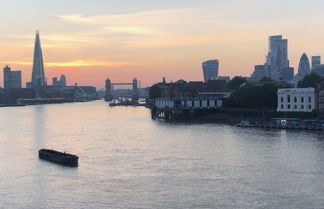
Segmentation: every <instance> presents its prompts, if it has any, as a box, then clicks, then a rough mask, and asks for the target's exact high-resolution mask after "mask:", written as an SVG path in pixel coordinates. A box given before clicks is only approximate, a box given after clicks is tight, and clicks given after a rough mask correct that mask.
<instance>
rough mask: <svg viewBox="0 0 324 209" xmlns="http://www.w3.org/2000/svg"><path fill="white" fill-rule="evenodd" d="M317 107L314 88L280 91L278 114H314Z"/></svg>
mask: <svg viewBox="0 0 324 209" xmlns="http://www.w3.org/2000/svg"><path fill="white" fill-rule="evenodd" d="M316 105H317V100H316V93H315V89H314V88H286V89H278V108H277V111H278V112H312V111H313V110H315V109H316V107H317V106H316Z"/></svg>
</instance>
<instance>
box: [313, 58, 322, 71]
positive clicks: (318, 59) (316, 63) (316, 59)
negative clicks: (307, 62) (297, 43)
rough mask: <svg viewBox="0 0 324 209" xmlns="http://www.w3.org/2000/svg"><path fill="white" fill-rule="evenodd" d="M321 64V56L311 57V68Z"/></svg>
mask: <svg viewBox="0 0 324 209" xmlns="http://www.w3.org/2000/svg"><path fill="white" fill-rule="evenodd" d="M320 64H321V56H312V68H315V67H316V66H318V65H320Z"/></svg>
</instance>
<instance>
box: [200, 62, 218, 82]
mask: <svg viewBox="0 0 324 209" xmlns="http://www.w3.org/2000/svg"><path fill="white" fill-rule="evenodd" d="M202 68H203V73H204V81H205V82H207V81H209V80H214V79H216V78H217V76H218V68H219V60H208V61H206V62H203V63H202Z"/></svg>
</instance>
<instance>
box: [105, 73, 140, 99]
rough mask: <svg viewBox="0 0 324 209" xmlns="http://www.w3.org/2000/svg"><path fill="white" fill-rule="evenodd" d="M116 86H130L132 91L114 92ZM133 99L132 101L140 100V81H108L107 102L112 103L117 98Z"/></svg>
mask: <svg viewBox="0 0 324 209" xmlns="http://www.w3.org/2000/svg"><path fill="white" fill-rule="evenodd" d="M115 86H129V87H131V89H129V90H126V89H123V90H114V87H115ZM121 97H123V98H125V97H126V98H131V99H132V100H138V97H139V96H138V81H137V79H136V78H134V79H133V82H131V83H112V82H111V80H110V79H107V80H106V94H105V100H106V101H112V100H113V99H117V98H121Z"/></svg>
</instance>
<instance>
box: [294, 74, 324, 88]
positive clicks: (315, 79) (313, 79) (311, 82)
mask: <svg viewBox="0 0 324 209" xmlns="http://www.w3.org/2000/svg"><path fill="white" fill-rule="evenodd" d="M323 81H324V79H323V77H321V76H320V75H318V74H316V73H311V74H309V75H306V76H305V77H304V78H303V79H302V80H300V81H299V82H298V85H297V86H298V88H308V87H313V88H317V87H318V85H319V84H320V83H321V82H323Z"/></svg>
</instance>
